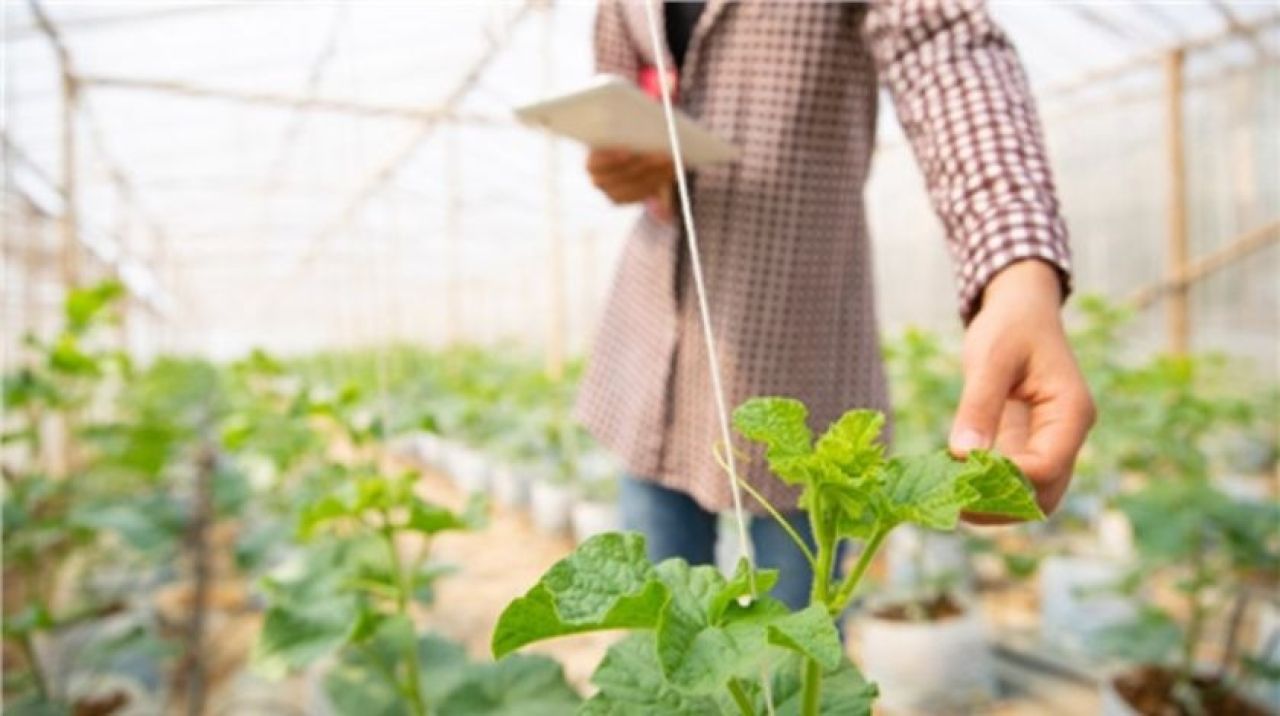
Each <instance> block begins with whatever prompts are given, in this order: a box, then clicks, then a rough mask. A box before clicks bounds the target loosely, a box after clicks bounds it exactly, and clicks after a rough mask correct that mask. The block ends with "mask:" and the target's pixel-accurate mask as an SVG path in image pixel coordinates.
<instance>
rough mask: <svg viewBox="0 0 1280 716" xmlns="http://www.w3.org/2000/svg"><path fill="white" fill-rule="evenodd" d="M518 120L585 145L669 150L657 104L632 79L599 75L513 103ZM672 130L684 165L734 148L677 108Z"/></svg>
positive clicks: (730, 154)
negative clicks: (578, 84)
mask: <svg viewBox="0 0 1280 716" xmlns="http://www.w3.org/2000/svg"><path fill="white" fill-rule="evenodd" d="M515 113H516V116H517V117H519V118H520V120H521V121H522V122H525V123H528V124H532V125H536V126H539V127H543V128H544V129H547V130H549V131H551V132H554V133H556V134H559V135H562V136H565V137H569V138H570V139H576V140H578V141H580V142H582V143H583V144H586V145H587V146H588V147H592V148H595V149H604V148H610V147H618V148H625V149H633V150H635V151H641V152H666V153H670V151H671V149H670V146H669V142H668V136H667V124H666V118H665V117H664V116H663V111H662V103H661V102H660V101H658V100H655V99H653V98H652V97H649V96H648V95H646V94H645V93H644V92H642V91H640V88H639V87H636V86H635V85H634V84H633V83H631V82H629V81H627V80H626V79H623V78H622V77H617V76H614V75H602V76H600V77H599V78H597V79H596V80H595V81H594V82H592V84H591V85H590V86H588V87H586V88H584V89H581V90H577V91H575V92H570V93H568V94H563V95H560V96H558V97H552V98H550V99H545V100H541V101H539V102H534V103H533V104H527V105H524V106H523V107H517V108H516V110H515ZM676 133H677V134H678V135H679V138H680V150H681V152H683V155H684V163H685V166H687V167H689V168H694V167H699V166H704V165H707V164H716V163H719V162H728V161H732V160H733V159H734V158H735V157H737V155H738V148H737V147H735V146H733V145H732V144H730V143H729V142H727V141H725V140H724V139H721V138H720V137H717V136H716V135H714V134H712V133H711V131H710V130H708V129H706V128H705V127H703V126H702V125H700V124H698V123H697V122H695V121H694V120H693V119H691V118H690V117H689V116H688V115H686V114H685V113H683V112H681V111H680V110H679V109H677V110H676Z"/></svg>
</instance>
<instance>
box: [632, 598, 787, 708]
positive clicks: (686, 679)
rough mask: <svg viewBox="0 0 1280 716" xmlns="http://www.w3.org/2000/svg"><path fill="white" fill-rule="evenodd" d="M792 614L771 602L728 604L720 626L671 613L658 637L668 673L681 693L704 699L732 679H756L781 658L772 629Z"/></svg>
mask: <svg viewBox="0 0 1280 716" xmlns="http://www.w3.org/2000/svg"><path fill="white" fill-rule="evenodd" d="M672 602H673V604H674V602H675V600H674V599H673V600H672ZM787 615H788V612H787V608H786V606H785V605H784V604H782V602H779V601H777V600H776V599H772V598H770V597H761V598H760V599H757V600H756V601H754V602H752V603H751V604H750V605H749V606H747V607H740V606H738V605H737V604H731V605H729V608H728V609H727V610H726V611H725V615H724V618H723V620H722V622H721V623H720V624H707V623H705V622H702V621H699V620H697V619H695V618H693V617H692V616H691V615H689V614H688V613H687V612H683V611H680V610H677V609H668V610H667V611H666V612H664V613H663V619H662V622H661V623H659V625H658V635H657V637H658V641H657V648H658V660H659V662H660V663H661V664H662V670H663V673H664V674H666V676H667V680H668V681H670V682H671V684H672V685H673V686H675V687H676V688H677V689H680V690H681V691H682V692H684V693H689V694H700V695H710V694H713V693H715V692H716V691H717V690H718V689H720V688H721V687H723V686H724V685H725V684H726V683H728V681H729V679H731V678H735V677H736V678H746V679H750V678H755V677H757V676H759V674H760V670H761V669H762V668H765V667H767V666H768V664H769V663H770V662H771V661H773V660H775V659H776V658H777V657H778V656H779V655H780V654H781V653H782V652H780V651H778V650H776V649H774V648H771V645H770V643H769V631H768V627H769V626H770V625H771V624H773V623H775V622H777V621H778V620H780V619H782V618H784V617H786V616H787Z"/></svg>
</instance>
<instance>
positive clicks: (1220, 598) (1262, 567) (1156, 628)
mask: <svg viewBox="0 0 1280 716" xmlns="http://www.w3.org/2000/svg"><path fill="white" fill-rule="evenodd" d="M1121 507H1122V509H1124V510H1125V512H1126V513H1127V514H1128V515H1129V517H1130V519H1131V520H1133V523H1134V527H1135V535H1136V538H1137V549H1138V554H1139V556H1140V563H1139V567H1138V569H1137V571H1136V573H1135V575H1134V579H1133V580H1131V585H1134V586H1138V585H1147V586H1152V585H1157V584H1159V585H1163V586H1165V587H1167V588H1170V589H1171V590H1172V593H1173V596H1174V598H1176V600H1177V601H1179V602H1181V604H1172V603H1170V604H1164V603H1159V602H1156V601H1152V602H1149V603H1148V605H1147V607H1146V609H1144V610H1143V612H1142V613H1141V614H1140V615H1139V617H1138V618H1136V619H1133V620H1131V621H1129V622H1126V623H1124V624H1120V625H1116V626H1114V627H1112V628H1110V629H1108V630H1107V631H1105V632H1104V633H1103V634H1101V635H1100V640H1101V642H1102V645H1103V646H1104V648H1105V649H1106V651H1107V652H1108V653H1110V654H1112V655H1114V656H1118V657H1121V658H1123V659H1125V661H1126V662H1128V663H1129V664H1130V666H1129V667H1128V668H1126V669H1124V670H1122V671H1119V672H1117V673H1116V674H1114V675H1113V676H1111V677H1110V678H1109V679H1108V680H1107V681H1106V683H1105V684H1104V687H1103V696H1102V698H1103V704H1104V707H1103V712H1104V714H1107V716H1122V715H1123V716H1135V715H1136V716H1148V715H1150V716H1157V715H1163V714H1178V715H1184V714H1186V715H1191V714H1223V715H1225V716H1230V715H1232V714H1242V715H1245V716H1252V715H1253V714H1259V715H1262V714H1266V713H1268V711H1267V709H1265V708H1263V707H1262V706H1261V705H1259V704H1257V703H1255V702H1253V701H1252V700H1251V699H1250V698H1249V697H1248V695H1247V693H1246V691H1245V689H1244V688H1243V687H1242V681H1243V679H1244V677H1245V676H1246V672H1245V670H1244V669H1243V664H1244V662H1245V658H1244V657H1245V653H1244V650H1243V649H1242V648H1241V647H1242V645H1241V644H1240V639H1239V635H1238V633H1237V631H1238V630H1239V629H1240V626H1241V624H1240V620H1239V619H1236V618H1231V619H1229V622H1230V623H1228V624H1227V626H1226V632H1227V633H1226V635H1225V636H1224V637H1223V643H1224V644H1225V647H1223V648H1221V649H1220V650H1219V654H1218V658H1217V659H1216V661H1215V662H1206V661H1205V660H1204V657H1205V656H1206V652H1205V650H1204V647H1205V645H1206V642H1208V641H1209V639H1210V638H1211V636H1212V632H1211V626H1212V624H1213V617H1214V615H1215V614H1218V615H1220V614H1229V613H1234V612H1235V611H1236V610H1237V609H1240V610H1243V608H1244V606H1245V604H1244V600H1245V599H1247V598H1248V595H1249V593H1250V589H1249V585H1248V584H1247V582H1246V580H1247V579H1250V578H1253V577H1254V576H1255V575H1257V574H1259V573H1261V574H1269V575H1270V579H1272V580H1274V577H1275V574H1274V572H1275V570H1277V569H1278V567H1277V565H1280V505H1276V504H1268V503H1258V502H1252V501H1240V500H1236V499H1233V498H1231V497H1230V496H1228V495H1226V494H1224V493H1222V492H1220V491H1219V490H1217V489H1215V488H1214V487H1212V486H1211V485H1210V484H1209V483H1208V481H1207V480H1202V479H1200V480H1197V479H1183V480H1166V481H1153V482H1152V483H1151V484H1150V485H1148V486H1146V487H1145V488H1144V489H1142V490H1140V491H1138V492H1136V493H1134V494H1131V495H1127V496H1125V497H1124V498H1122V500H1121ZM1131 588H1132V587H1131ZM1233 602H1235V606H1234V607H1233V606H1232V603H1233Z"/></svg>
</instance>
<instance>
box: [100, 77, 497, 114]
mask: <svg viewBox="0 0 1280 716" xmlns="http://www.w3.org/2000/svg"><path fill="white" fill-rule="evenodd" d="M76 81H77V82H78V83H79V84H80V86H81V87H85V88H95V89H103V90H129V91H137V92H153V93H158V94H168V95H174V96H179V97H188V98H191V99H209V100H223V101H227V102H238V103H242V104H254V105H262V106H268V107H279V108H281V109H295V110H304V111H305V110H311V111H317V112H333V113H338V114H347V115H351V116H355V117H364V118H374V119H396V120H404V121H409V122H419V123H422V122H458V123H463V124H476V125H511V124H514V123H515V120H514V119H512V118H508V117H497V116H493V115H481V114H474V113H463V112H458V111H456V110H454V109H451V108H448V107H424V108H419V107H403V106H395V105H377V104H365V103H362V102H351V101H348V100H341V99H330V98H325V97H300V96H297V95H291V94H282V93H277V92H254V91H252V90H237V89H224V88H218V87H207V86H202V85H198V84H190V83H187V82H178V81H174V80H162V79H145V78H140V77H111V76H104V75H79V76H77V77H76Z"/></svg>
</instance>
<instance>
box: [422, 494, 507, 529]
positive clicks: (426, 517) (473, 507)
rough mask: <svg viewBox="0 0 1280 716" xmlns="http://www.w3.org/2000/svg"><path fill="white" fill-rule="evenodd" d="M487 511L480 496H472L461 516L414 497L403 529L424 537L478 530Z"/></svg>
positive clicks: (482, 524) (483, 521)
mask: <svg viewBox="0 0 1280 716" xmlns="http://www.w3.org/2000/svg"><path fill="white" fill-rule="evenodd" d="M487 510H488V501H487V500H486V499H485V497H484V495H481V494H473V495H472V496H471V497H470V499H469V500H468V501H467V506H466V508H465V510H464V511H463V512H462V513H461V514H459V513H455V512H453V511H452V510H447V509H445V508H443V507H440V506H438V505H433V504H431V503H429V502H426V501H425V500H422V499H419V498H417V497H414V498H413V501H412V502H411V503H410V505H409V520H408V522H406V523H405V525H404V527H405V528H406V529H409V530H413V531H415V532H421V533H422V534H425V535H434V534H438V533H440V532H445V531H449V530H475V529H480V528H481V527H483V526H484V523H485V519H486V512H487Z"/></svg>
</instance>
